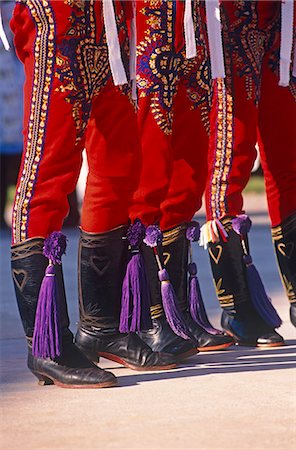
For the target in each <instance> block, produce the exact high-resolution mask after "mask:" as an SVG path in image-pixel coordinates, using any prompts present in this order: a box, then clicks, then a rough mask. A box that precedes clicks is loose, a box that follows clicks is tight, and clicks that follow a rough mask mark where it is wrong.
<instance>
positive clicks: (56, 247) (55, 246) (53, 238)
mask: <svg viewBox="0 0 296 450" xmlns="http://www.w3.org/2000/svg"><path fill="white" fill-rule="evenodd" d="M66 247H67V238H66V236H65V235H64V234H63V233H61V232H60V231H53V233H51V234H50V235H49V236H48V238H46V239H45V241H44V248H43V255H44V256H46V258H48V259H50V261H51V262H52V263H53V264H61V262H62V255H64V254H65V253H66Z"/></svg>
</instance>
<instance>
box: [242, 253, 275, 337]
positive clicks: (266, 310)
mask: <svg viewBox="0 0 296 450" xmlns="http://www.w3.org/2000/svg"><path fill="white" fill-rule="evenodd" d="M244 263H245V265H246V276H247V283H248V288H249V292H250V296H251V300H252V303H253V306H254V308H255V309H256V311H257V312H258V314H260V316H261V317H262V319H263V320H264V321H265V322H266V323H267V324H268V325H270V326H271V327H272V328H279V327H280V326H281V324H282V321H281V318H280V317H279V315H278V313H277V312H276V310H275V308H274V306H273V305H272V303H271V300H270V298H269V297H268V295H267V294H266V291H265V288H264V285H263V283H262V280H261V278H260V275H259V273H258V271H257V269H256V267H255V266H254V264H253V261H252V258H251V256H250V255H245V256H244Z"/></svg>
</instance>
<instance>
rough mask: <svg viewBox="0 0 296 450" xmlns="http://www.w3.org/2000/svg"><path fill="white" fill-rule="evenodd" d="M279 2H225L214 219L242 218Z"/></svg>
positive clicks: (211, 204)
mask: <svg viewBox="0 0 296 450" xmlns="http://www.w3.org/2000/svg"><path fill="white" fill-rule="evenodd" d="M278 13H279V3H278V2H263V1H262V2H247V1H245V2H232V1H225V2H222V23H223V41H224V53H225V62H226V74H227V79H226V86H227V89H225V87H224V83H223V81H222V80H217V81H216V82H215V83H214V95H213V105H212V112H211V133H210V134H211V139H210V150H209V170H210V173H209V177H208V182H207V193H206V205H207V217H208V219H209V220H210V219H214V218H220V217H223V216H225V215H237V214H240V213H241V211H242V208H243V198H242V191H243V189H244V187H245V186H246V184H247V182H248V180H249V177H250V173H251V169H252V165H253V162H254V158H255V156H256V152H255V144H256V141H257V136H256V127H257V123H258V110H257V107H256V100H258V98H259V96H260V82H261V75H262V61H263V56H264V54H266V52H267V51H268V46H269V45H270V42H273V40H274V39H275V36H276V33H277V31H278V24H279V14H278Z"/></svg>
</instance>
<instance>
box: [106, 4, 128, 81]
mask: <svg viewBox="0 0 296 450" xmlns="http://www.w3.org/2000/svg"><path fill="white" fill-rule="evenodd" d="M103 17H104V24H105V31H106V39H107V46H108V55H109V62H110V68H111V72H112V77H113V81H114V84H115V86H118V85H121V84H125V83H127V78H126V73H125V69H124V65H123V62H122V58H121V52H120V44H119V38H118V32H117V25H116V18H115V11H114V6H113V1H112V0H103Z"/></svg>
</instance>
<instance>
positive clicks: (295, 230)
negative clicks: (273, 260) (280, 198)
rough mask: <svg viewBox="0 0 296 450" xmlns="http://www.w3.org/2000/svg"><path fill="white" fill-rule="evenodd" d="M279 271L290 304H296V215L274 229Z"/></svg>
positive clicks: (273, 237) (273, 234)
mask: <svg viewBox="0 0 296 450" xmlns="http://www.w3.org/2000/svg"><path fill="white" fill-rule="evenodd" d="M272 240H273V243H274V248H275V253H276V257H277V261H278V266H279V271H280V275H281V279H282V282H283V285H284V288H285V290H286V293H287V297H288V300H289V302H290V303H291V304H292V303H293V304H294V303H296V214H293V215H292V216H290V217H289V218H288V219H287V220H285V221H284V222H283V223H282V224H281V225H279V226H277V227H274V228H272Z"/></svg>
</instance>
